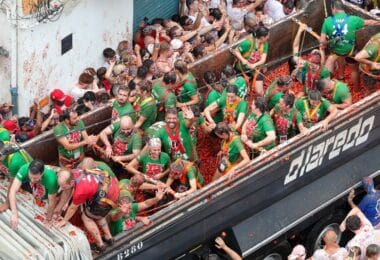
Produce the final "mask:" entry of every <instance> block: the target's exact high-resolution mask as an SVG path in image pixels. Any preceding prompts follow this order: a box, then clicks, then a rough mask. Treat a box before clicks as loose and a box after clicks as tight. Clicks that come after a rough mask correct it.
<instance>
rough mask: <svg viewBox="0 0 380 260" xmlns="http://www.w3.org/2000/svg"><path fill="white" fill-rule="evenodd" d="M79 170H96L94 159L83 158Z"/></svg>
mask: <svg viewBox="0 0 380 260" xmlns="http://www.w3.org/2000/svg"><path fill="white" fill-rule="evenodd" d="M78 168H81V169H84V170H85V169H95V168H96V161H95V160H94V159H93V158H92V157H85V158H83V160H82V162H81V163H80V164H79V166H78Z"/></svg>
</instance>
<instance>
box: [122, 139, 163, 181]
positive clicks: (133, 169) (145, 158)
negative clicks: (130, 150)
mask: <svg viewBox="0 0 380 260" xmlns="http://www.w3.org/2000/svg"><path fill="white" fill-rule="evenodd" d="M161 146H162V144H161V140H160V139H159V138H152V139H150V140H149V142H148V149H147V151H145V152H143V153H141V154H140V155H139V156H137V158H135V159H133V160H132V161H131V162H130V163H129V164H127V165H126V167H125V169H126V170H127V171H128V172H130V173H132V174H134V175H139V174H143V175H144V176H147V177H149V178H151V179H154V180H163V179H164V178H165V177H166V176H167V175H168V173H169V165H170V157H169V155H168V154H167V153H165V152H162V151H161Z"/></svg>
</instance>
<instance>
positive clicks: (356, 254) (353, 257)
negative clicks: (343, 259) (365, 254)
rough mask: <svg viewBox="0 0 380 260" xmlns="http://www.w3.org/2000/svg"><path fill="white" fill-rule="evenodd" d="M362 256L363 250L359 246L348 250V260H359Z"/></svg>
mask: <svg viewBox="0 0 380 260" xmlns="http://www.w3.org/2000/svg"><path fill="white" fill-rule="evenodd" d="M361 255H362V250H361V249H360V247H358V246H352V247H350V248H349V249H348V256H347V258H348V259H350V260H359V259H360V256H361Z"/></svg>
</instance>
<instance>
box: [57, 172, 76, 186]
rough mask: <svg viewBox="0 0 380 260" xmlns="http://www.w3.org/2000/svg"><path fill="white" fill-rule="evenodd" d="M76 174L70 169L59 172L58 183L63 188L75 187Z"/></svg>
mask: <svg viewBox="0 0 380 260" xmlns="http://www.w3.org/2000/svg"><path fill="white" fill-rule="evenodd" d="M74 183H75V181H74V176H73V174H72V172H71V171H69V170H61V171H60V172H58V185H59V187H60V188H61V189H62V190H68V189H71V188H72V187H74Z"/></svg>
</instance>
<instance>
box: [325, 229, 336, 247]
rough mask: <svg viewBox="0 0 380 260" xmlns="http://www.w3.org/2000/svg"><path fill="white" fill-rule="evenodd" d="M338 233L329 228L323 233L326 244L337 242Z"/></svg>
mask: <svg viewBox="0 0 380 260" xmlns="http://www.w3.org/2000/svg"><path fill="white" fill-rule="evenodd" d="M337 239H338V235H337V234H336V233H335V231H334V230H332V229H329V230H327V231H326V232H325V233H324V234H323V241H324V242H325V244H326V245H333V244H336V243H337Z"/></svg>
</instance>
